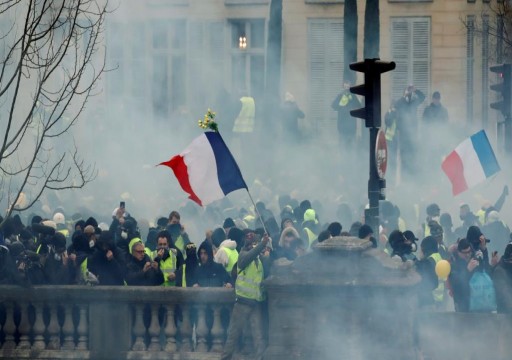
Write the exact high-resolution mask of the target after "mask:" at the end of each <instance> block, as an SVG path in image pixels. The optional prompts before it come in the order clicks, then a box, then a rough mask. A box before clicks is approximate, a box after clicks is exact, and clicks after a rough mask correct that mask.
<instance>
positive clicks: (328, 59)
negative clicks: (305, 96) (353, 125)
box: [308, 19, 355, 133]
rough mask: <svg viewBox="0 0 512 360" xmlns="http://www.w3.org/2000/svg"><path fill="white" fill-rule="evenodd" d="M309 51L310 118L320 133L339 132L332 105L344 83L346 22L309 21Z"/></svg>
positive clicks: (329, 20)
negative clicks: (344, 34)
mask: <svg viewBox="0 0 512 360" xmlns="http://www.w3.org/2000/svg"><path fill="white" fill-rule="evenodd" d="M308 48H309V51H308V53H309V83H310V89H309V91H310V95H309V113H310V115H309V117H310V118H311V121H312V123H313V124H314V126H315V127H316V129H315V130H316V131H317V132H322V133H324V132H330V131H336V130H335V129H336V113H335V112H334V111H333V110H332V109H331V102H332V101H333V99H334V98H335V97H336V95H337V94H338V93H339V92H340V90H341V83H342V80H343V20H342V19H310V20H309V21H308ZM354 121H355V120H354Z"/></svg>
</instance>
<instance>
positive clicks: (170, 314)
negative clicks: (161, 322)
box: [165, 305, 176, 352]
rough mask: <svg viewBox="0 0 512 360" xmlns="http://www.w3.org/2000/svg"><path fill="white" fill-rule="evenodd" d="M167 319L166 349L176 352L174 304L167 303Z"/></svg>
mask: <svg viewBox="0 0 512 360" xmlns="http://www.w3.org/2000/svg"><path fill="white" fill-rule="evenodd" d="M166 309H167V320H166V324H165V337H166V344H165V351H166V352H175V351H176V324H175V323H174V309H175V307H174V305H167V306H166Z"/></svg>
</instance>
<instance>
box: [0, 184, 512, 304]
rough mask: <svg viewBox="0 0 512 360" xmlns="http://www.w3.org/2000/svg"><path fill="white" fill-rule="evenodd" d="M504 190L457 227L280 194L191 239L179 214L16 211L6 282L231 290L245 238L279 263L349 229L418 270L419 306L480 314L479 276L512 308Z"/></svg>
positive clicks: (433, 215)
mask: <svg viewBox="0 0 512 360" xmlns="http://www.w3.org/2000/svg"><path fill="white" fill-rule="evenodd" d="M505 190H506V189H505ZM505 190H504V192H503V194H502V196H501V197H500V199H498V201H497V202H496V204H495V205H494V206H492V205H488V206H486V207H483V208H481V209H479V211H478V212H476V213H473V212H472V211H471V209H470V207H469V205H467V204H462V205H461V206H460V212H459V214H458V215H459V217H460V219H461V221H462V223H461V225H460V226H459V227H457V228H454V225H453V223H452V216H451V214H449V213H447V212H442V211H441V209H440V207H439V206H438V205H437V204H435V203H433V204H430V205H428V206H427V207H426V209H425V212H426V218H425V221H424V222H423V223H422V224H421V225H420V226H417V228H412V227H408V226H407V224H406V223H405V221H404V220H403V219H402V217H401V216H400V210H399V208H398V207H397V206H396V205H395V204H393V203H391V202H390V201H386V200H385V201H382V202H381V206H380V226H379V229H372V228H371V227H370V226H368V225H366V224H364V218H361V219H359V220H360V221H353V222H350V223H349V222H347V220H346V218H340V219H339V221H337V220H336V219H334V221H331V222H325V221H323V219H320V218H319V214H318V213H317V212H316V211H315V209H314V208H313V206H312V204H311V202H310V201H309V200H303V201H301V202H299V201H298V200H296V199H293V198H291V197H290V196H281V197H279V200H278V203H279V210H280V213H279V214H277V215H275V214H274V213H273V212H272V211H271V210H270V209H269V208H267V207H266V205H265V204H264V203H263V202H258V203H256V206H255V208H254V209H236V210H233V209H231V210H230V213H231V214H233V213H235V215H234V216H229V217H225V218H224V220H223V222H222V223H219V225H218V226H217V227H213V229H201V230H205V236H204V238H201V239H197V238H193V239H191V238H190V237H189V234H188V233H187V229H186V228H185V226H184V225H183V224H182V219H181V215H180V213H179V212H177V211H172V212H170V214H169V216H167V217H160V218H157V219H156V221H155V224H154V225H153V226H150V227H148V228H147V229H145V231H141V229H140V228H141V227H142V224H141V222H140V221H137V219H135V218H134V217H133V216H131V215H130V214H129V213H128V211H126V209H125V208H124V207H121V206H120V207H117V208H115V209H114V211H113V213H112V214H111V217H110V224H107V223H105V222H100V223H98V221H97V220H96V219H95V218H94V217H89V218H86V219H83V218H82V215H80V214H73V215H72V216H71V215H69V214H66V213H65V212H64V210H63V209H62V208H56V209H55V210H54V211H53V216H48V218H45V217H42V216H40V215H37V214H32V215H31V216H30V217H29V219H28V221H26V222H28V223H26V224H24V223H23V221H22V220H21V219H22V218H21V216H20V214H16V213H13V215H12V216H11V217H9V218H7V219H5V220H4V219H2V220H1V221H0V223H3V224H2V226H1V229H0V230H1V231H0V284H18V285H21V286H33V285H68V284H89V285H98V286H102V285H119V286H179V287H228V288H231V287H235V285H236V277H237V269H239V264H238V257H239V254H240V252H241V251H243V249H244V247H245V246H246V244H247V242H248V241H249V242H250V244H252V245H251V246H256V244H258V243H260V244H261V242H260V240H261V239H266V240H265V241H264V242H265V244H264V246H263V245H262V246H261V255H264V256H265V257H266V258H268V259H270V262H271V263H272V262H275V261H276V260H280V263H281V264H282V263H283V262H285V263H286V262H291V261H294V260H295V259H296V258H297V257H300V256H307V254H308V253H309V252H311V251H314V250H313V248H314V247H315V244H317V243H319V242H323V241H326V240H328V239H329V238H331V237H337V236H352V237H358V238H360V239H366V240H368V241H370V242H371V245H372V246H373V247H374V248H378V249H380V250H382V251H383V252H385V253H387V254H388V255H389V257H390V259H392V260H393V261H396V262H397V263H403V264H405V265H407V266H410V267H415V268H416V271H417V272H418V273H419V274H420V276H421V282H420V283H419V284H418V286H417V292H418V305H419V306H420V307H425V308H431V309H435V310H439V311H446V310H451V309H454V310H455V311H463V312H465V311H478V310H475V305H474V304H473V302H474V300H473V299H472V290H471V286H472V284H471V282H472V281H474V280H475V279H476V278H477V277H479V278H485V279H484V280H479V281H484V287H485V284H489V282H490V284H491V285H492V287H493V291H494V293H495V298H496V300H495V303H496V305H497V309H496V310H497V311H498V312H504V313H510V312H511V311H512V243H510V241H511V239H510V230H509V228H508V226H507V225H506V224H505V223H504V222H503V221H502V220H501V219H500V216H499V211H500V209H501V207H502V205H503V202H504V201H505V198H506V196H507V195H508V192H507V191H505ZM345 207H348V205H346V204H345ZM341 213H342V212H339V214H341ZM107 218H108V217H107ZM265 234H267V235H268V238H267V237H266V236H265ZM489 239H492V240H491V241H490V240H489ZM248 249H252V248H250V247H249V248H248ZM442 260H446V261H448V262H449V263H450V265H451V271H450V273H449V276H448V277H447V278H442V277H440V276H439V275H438V274H437V273H436V265H437V263H439V262H440V261H442ZM476 274H479V275H478V276H476ZM488 287H489V286H488Z"/></svg>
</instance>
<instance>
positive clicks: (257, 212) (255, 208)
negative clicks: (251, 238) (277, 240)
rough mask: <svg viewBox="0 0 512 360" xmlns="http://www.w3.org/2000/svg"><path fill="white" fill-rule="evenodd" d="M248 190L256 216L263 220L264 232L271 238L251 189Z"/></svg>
mask: <svg viewBox="0 0 512 360" xmlns="http://www.w3.org/2000/svg"><path fill="white" fill-rule="evenodd" d="M246 190H247V194H249V198H250V199H251V202H252V205H253V206H254V210H255V211H256V214H258V217H259V218H260V219H261V224H262V225H263V230H265V233H266V234H267V235H269V236H270V234H269V233H268V231H267V228H266V227H265V222H264V221H263V217H262V216H261V214H260V212H259V211H258V208H257V207H256V204H255V203H254V200H253V198H252V196H251V193H250V191H249V188H246Z"/></svg>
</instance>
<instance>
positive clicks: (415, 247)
mask: <svg viewBox="0 0 512 360" xmlns="http://www.w3.org/2000/svg"><path fill="white" fill-rule="evenodd" d="M416 250H418V246H417V245H416V243H412V244H411V251H412V252H416Z"/></svg>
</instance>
